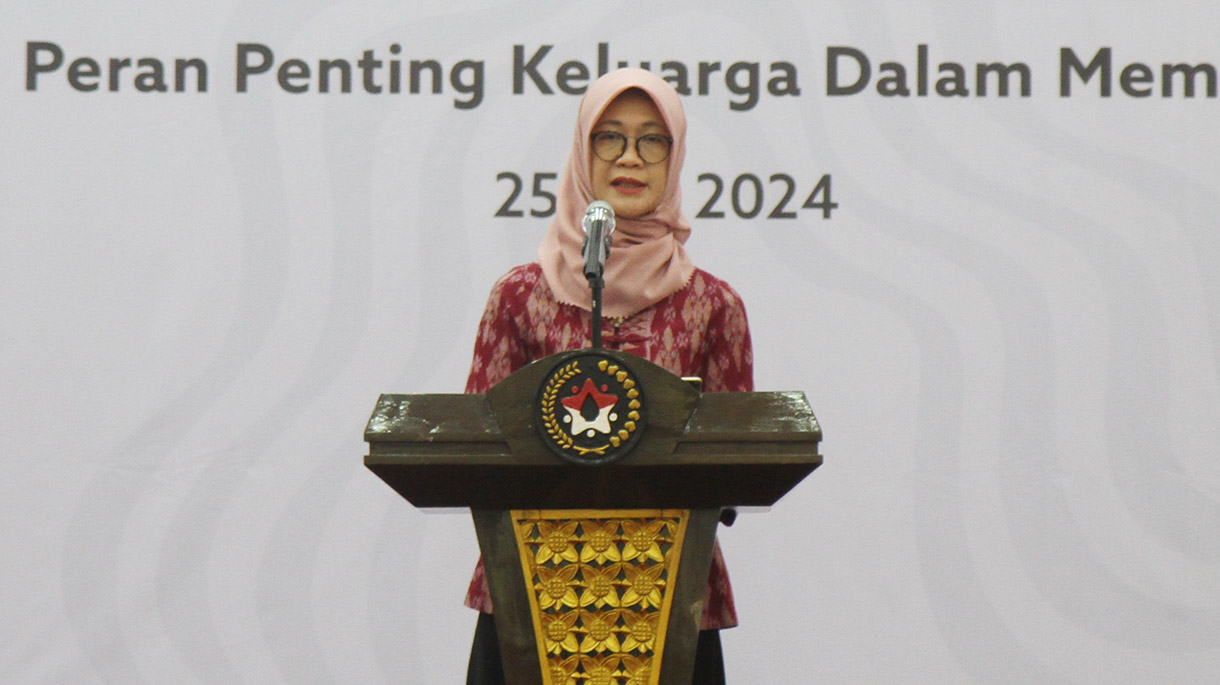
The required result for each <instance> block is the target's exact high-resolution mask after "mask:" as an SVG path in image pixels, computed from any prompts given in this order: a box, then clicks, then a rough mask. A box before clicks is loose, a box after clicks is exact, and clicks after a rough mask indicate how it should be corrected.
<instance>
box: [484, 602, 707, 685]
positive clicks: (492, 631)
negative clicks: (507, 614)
mask: <svg viewBox="0 0 1220 685" xmlns="http://www.w3.org/2000/svg"><path fill="white" fill-rule="evenodd" d="M466 685H505V683H504V666H503V665H502V664H501V663H500V642H499V640H498V638H497V637H496V620H495V617H494V616H492V615H491V614H485V613H483V612H479V622H478V624H477V625H475V628H474V644H473V645H471V647H470V666H469V667H468V668H467V670H466ZM691 685H724V652H723V651H722V650H721V649H720V631H719V630H701V631H699V644H698V646H697V647H696V649H695V675H694V677H693V678H691Z"/></svg>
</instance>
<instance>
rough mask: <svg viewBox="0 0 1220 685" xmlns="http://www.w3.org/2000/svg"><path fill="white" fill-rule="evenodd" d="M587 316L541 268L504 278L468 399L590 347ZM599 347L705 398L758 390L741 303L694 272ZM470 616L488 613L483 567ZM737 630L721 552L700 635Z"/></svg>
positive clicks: (489, 312)
mask: <svg viewBox="0 0 1220 685" xmlns="http://www.w3.org/2000/svg"><path fill="white" fill-rule="evenodd" d="M591 320H592V315H591V314H590V313H589V312H588V311H585V310H584V309H581V308H579V307H576V306H573V305H568V304H561V303H559V302H558V301H556V299H555V296H554V294H553V293H552V292H551V289H550V287H549V286H548V285H547V282H546V279H545V278H544V277H543V275H542V267H541V266H539V265H538V264H537V263H533V264H526V265H524V266H519V267H516V268H515V269H513V270H511V271H509V272H508V273H507V274H505V276H504V277H503V278H501V279H500V280H499V281H497V282H496V284H495V286H493V287H492V290H491V296H490V297H489V298H488V301H487V309H486V310H485V311H484V313H483V319H482V320H481V321H480V322H479V332H478V335H477V337H476V338H475V345H474V361H473V362H472V364H471V367H470V376H469V378H468V379H467V381H466V392H468V393H485V392H487V391H488V390H489V389H491V388H492V387H493V386H494V385H496V384H497V383H499V382H500V381H502V380H504V378H505V377H507V376H508V375H509V374H511V373H512V372H513V371H516V370H517V369H519V368H521V367H522V366H525V365H526V364H528V363H530V362H532V361H534V360H535V359H540V358H542V357H546V356H548V355H551V354H556V353H559V352H564V351H567V350H574V349H583V348H587V347H589V346H590V336H591V335H592V333H591V328H592V326H591ZM602 347H604V348H606V349H610V350H620V351H623V352H630V353H631V354H634V355H637V356H639V357H643V358H644V359H647V360H649V361H651V362H653V363H654V364H657V365H658V366H661V367H663V368H665V369H667V370H668V371H670V372H671V373H674V374H675V375H678V376H698V377H700V378H702V379H703V390H704V392H719V391H751V390H753V389H754V367H753V352H752V350H751V347H750V329H749V325H748V323H747V321H746V312H745V307H744V306H743V304H742V301H741V297H740V296H738V294H737V293H736V292H735V291H734V290H733V289H732V288H731V287H729V285H728V284H727V283H725V282H724V281H722V280H720V279H718V278H716V277H715V276H713V275H711V274H709V273H707V272H706V271H703V270H701V269H695V271H694V273H693V274H692V275H691V278H690V281H689V282H688V283H687V284H686V286H685V287H683V288H682V289H680V290H678V291H677V292H675V293H674V294H672V295H670V296H669V297H666V298H665V299H663V300H661V301H660V302H657V303H656V304H654V305H652V306H651V307H648V308H647V309H645V310H643V311H640V312H637V313H635V314H632V315H631V316H628V317H622V318H620V317H613V318H611V317H606V318H604V319H603V331H602ZM466 606H468V607H471V608H473V609H478V610H480V611H484V612H487V613H491V612H492V604H491V594H490V591H489V590H488V587H487V578H486V576H485V575H484V570H483V560H482V559H480V560H479V563H478V565H477V566H476V568H475V572H474V577H473V578H471V581H470V589H469V590H468V591H467V593H466ZM735 625H737V611H736V608H735V607H734V605H733V590H732V586H731V585H730V584H729V575H728V571H727V569H726V568H725V565H724V557H723V555H722V554H721V552H720V544H719V543H717V544H716V545H715V547H714V549H713V554H712V566H711V573H710V575H709V577H708V594H707V604H706V605H705V606H704V610H703V618H702V621H701V628H702V629H703V630H709V629H721V628H730V627H732V626H735Z"/></svg>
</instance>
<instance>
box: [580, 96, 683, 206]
mask: <svg viewBox="0 0 1220 685" xmlns="http://www.w3.org/2000/svg"><path fill="white" fill-rule="evenodd" d="M606 131H612V132H615V133H619V134H622V135H624V136H626V137H627V138H628V140H627V148H626V150H624V151H623V154H622V155H621V156H619V157H618V158H617V159H615V160H614V161H611V162H607V161H605V160H604V159H602V158H600V157H598V156H597V154H596V153H594V152H593V150H592V149H590V151H589V157H590V158H591V159H592V162H593V165H592V172H591V174H590V179H589V180H590V181H591V182H592V184H593V197H595V198H596V199H598V200H604V201H606V202H609V203H610V206H611V207H613V208H614V214H615V216H619V217H623V218H627V219H638V218H639V217H642V216H644V215H645V214H648V213H650V212H652V211H653V210H654V209H656V208H657V205H659V204H661V199H662V198H663V197H664V196H665V183H666V181H668V180H669V159H668V157H667V158H666V159H665V160H663V161H660V162H657V163H655V164H649V163H647V162H645V161H644V160H643V159H641V158H640V154H639V151H638V149H637V147H636V145H637V143H638V141H639V139H640V137H641V136H647V135H650V134H660V135H664V136H669V129H668V128H666V126H665V120H664V119H662V118H661V112H660V111H658V110H657V106H656V105H655V104H653V102H652V98H650V97H648V95H647V94H645V93H644V92H642V91H639V90H629V91H627V92H625V93H623V94H622V95H620V96H618V97H617V98H615V99H614V101H613V102H611V103H610V106H609V107H607V108H606V110H605V111H604V112H603V113H602V116H601V118H600V119H598V120H597V123H596V124H595V125H594V126H593V133H592V136H597V134H599V133H603V132H606ZM590 145H592V143H590Z"/></svg>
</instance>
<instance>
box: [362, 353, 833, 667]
mask: <svg viewBox="0 0 1220 685" xmlns="http://www.w3.org/2000/svg"><path fill="white" fill-rule="evenodd" d="M365 440H366V441H367V442H368V443H369V454H368V456H367V457H366V458H365V465H366V466H367V467H368V468H369V469H370V470H372V471H373V472H374V473H376V474H377V475H378V476H379V477H380V478H381V479H382V480H384V481H385V482H386V483H387V484H389V485H390V487H392V488H394V490H396V491H397V492H398V493H399V494H400V495H402V496H403V497H405V498H406V499H407V500H408V501H410V502H411V503H412V504H414V505H415V506H417V507H451V508H452V507H469V508H470V509H471V512H472V515H473V517H474V522H475V531H476V534H477V535H478V538H479V548H480V549H481V551H482V553H483V561H484V564H485V566H486V570H487V577H488V584H489V586H490V588H491V596H492V603H493V604H494V606H495V616H496V628H497V632H498V634H499V639H500V651H501V656H502V658H503V660H504V670H505V676H506V677H507V680H508V682H509V683H512V684H514V685H516V684H519V683H520V684H525V683H539V684H542V683H547V684H554V685H560V684H566V683H569V682H589V683H593V682H607V683H633V684H637V683H638V684H643V683H664V684H673V685H677V684H679V683H681V684H683V685H686V684H687V683H689V682H690V678H691V672H692V668H693V664H694V652H695V645H696V641H697V639H698V630H699V619H700V617H701V615H702V613H703V604H704V596H705V594H706V589H707V580H708V572H709V567H710V564H711V556H712V546H713V544H714V540H715V534H716V524H717V522H718V520H719V518H720V515H721V511H722V510H723V509H725V508H732V507H769V506H771V505H772V504H774V503H775V502H776V501H777V500H778V499H779V498H780V497H782V496H783V495H784V494H785V493H787V492H788V491H789V490H790V489H792V487H793V486H795V485H796V484H797V483H798V482H800V481H801V479H803V478H804V477H805V476H806V475H808V474H809V473H810V472H811V471H813V469H815V468H817V467H818V466H819V465H820V464H821V463H822V458H821V456H820V455H819V454H818V442H819V441H820V440H821V429H820V428H819V427H818V423H817V419H816V418H815V417H814V415H813V412H812V411H811V410H810V407H809V404H808V402H807V401H806V400H805V396H804V393H801V392H748V393H700V392H699V390H698V389H697V388H696V386H695V384H693V383H691V382H688V381H686V380H683V379H680V378H678V377H677V376H674V375H673V374H671V373H669V372H668V371H666V370H665V369H662V368H661V367H659V366H656V365H655V364H652V363H651V362H648V361H646V360H644V359H641V358H639V357H635V356H633V355H630V354H625V353H621V352H613V351H608V350H577V351H572V352H565V353H562V354H558V355H554V356H551V357H547V358H545V359H541V360H538V361H536V362H534V363H532V364H530V365H528V366H526V367H524V368H522V369H520V370H518V371H517V372H516V373H514V374H512V375H511V376H509V377H508V378H506V379H505V380H504V381H503V382H502V383H500V384H499V385H497V386H496V387H494V388H492V389H491V391H489V392H488V393H487V394H486V395H382V396H381V397H380V399H378V401H377V407H376V409H375V410H374V411H373V415H372V417H371V418H370V419H369V422H368V426H367V428H366V429H365ZM455 601H456V600H455Z"/></svg>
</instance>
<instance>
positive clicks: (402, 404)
mask: <svg viewBox="0 0 1220 685" xmlns="http://www.w3.org/2000/svg"><path fill="white" fill-rule="evenodd" d="M610 354H612V355H613V356H615V357H616V358H619V357H621V358H622V359H623V360H624V361H625V362H627V363H630V364H631V367H632V368H633V369H634V370H635V371H636V372H637V373H638V376H639V377H640V383H641V385H642V386H644V387H646V388H647V392H648V397H649V398H650V408H651V410H652V411H651V414H649V417H648V424H647V426H646V427H645V428H643V434H642V437H641V439H640V440H639V442H638V443H637V444H636V445H635V446H634V448H633V449H632V450H631V451H630V452H629V453H627V454H626V456H624V457H623V458H622V459H621V460H620V461H617V462H615V463H612V464H607V465H603V466H586V465H580V464H573V463H569V462H568V461H565V460H564V459H561V458H560V457H558V456H556V454H555V453H553V451H552V449H551V448H548V447H547V446H546V445H545V444H544V442H543V441H542V439H541V438H539V436H538V431H537V429H536V427H535V423H536V422H535V419H534V412H533V411H532V409H531V406H532V403H533V401H534V398H535V397H536V396H537V394H538V390H537V388H538V387H539V384H540V382H541V381H542V379H543V378H544V377H545V375H546V373H547V371H548V369H550V368H551V367H553V366H554V359H555V358H554V357H552V358H547V359H545V360H540V361H539V362H535V363H534V364H531V365H529V366H527V367H525V368H523V369H521V370H519V371H517V372H516V373H514V374H513V375H512V376H510V377H509V378H508V379H506V380H505V381H504V382H503V383H501V384H500V385H498V386H496V387H495V388H493V389H492V391H491V392H489V393H487V394H486V395H463V394H421V395H404V394H386V395H382V396H381V397H380V398H379V400H378V402H377V406H376V408H375V409H374V411H373V414H372V416H371V417H370V419H369V422H368V425H367V427H366V429H365V434H364V437H365V440H366V441H367V442H368V445H369V453H368V456H367V457H366V458H365V464H366V466H368V468H369V469H371V470H372V471H373V472H374V473H376V474H377V475H378V476H379V477H381V478H382V479H383V480H385V481H386V483H388V484H389V485H390V486H391V487H393V488H394V489H395V490H396V491H398V492H399V493H400V494H401V495H402V496H403V497H405V498H407V499H408V500H409V501H411V503H412V504H414V505H416V506H419V507H472V508H480V509H502V508H515V509H537V508H551V509H559V508H579V509H589V508H652V507H679V508H682V507H692V508H693V507H713V506H770V505H772V504H774V502H775V501H777V500H778V499H779V498H780V497H782V496H783V495H784V494H785V493H787V492H788V490H790V489H791V488H792V487H793V486H795V485H796V483H798V482H799V481H800V480H801V479H803V478H804V477H805V476H806V475H808V474H809V473H810V472H811V471H813V470H814V469H815V468H817V467H818V466H819V465H820V464H821V463H822V457H821V455H820V454H819V453H818V443H819V441H820V440H821V428H820V426H819V425H818V422H817V418H816V417H815V416H814V414H813V411H812V409H811V408H810V406H809V403H808V402H807V401H806V399H805V395H804V393H802V392H725V393H702V394H701V393H699V392H698V391H696V390H695V389H694V388H693V387H691V386H690V385H689V384H687V383H686V382H684V381H682V380H680V379H678V378H677V377H676V376H673V375H672V374H670V373H669V372H668V371H665V370H664V369H661V368H660V367H657V366H655V365H653V364H651V363H650V362H647V361H646V360H643V359H639V358H637V357H632V356H631V355H626V354H623V353H610ZM562 356H563V355H557V357H562Z"/></svg>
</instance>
